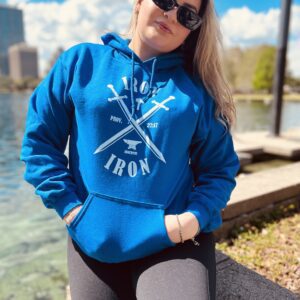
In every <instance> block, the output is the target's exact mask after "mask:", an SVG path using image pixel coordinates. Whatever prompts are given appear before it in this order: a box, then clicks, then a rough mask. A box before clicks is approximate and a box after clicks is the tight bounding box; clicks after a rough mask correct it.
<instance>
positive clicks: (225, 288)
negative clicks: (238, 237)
mask: <svg viewBox="0 0 300 300" xmlns="http://www.w3.org/2000/svg"><path fill="white" fill-rule="evenodd" d="M216 262H217V299H218V300H227V299H228V300H234V299H245V300H258V299H261V300H276V299H278V300H283V299H295V300H296V299H299V297H297V296H296V295H295V294H294V293H292V292H291V291H289V290H288V289H286V288H284V287H281V286H280V285H278V284H276V283H274V282H273V281H271V280H268V279H267V278H265V277H263V276H261V275H260V274H258V273H256V272H254V271H252V270H250V269H248V268H246V267H244V266H243V265H241V264H239V263H237V262H236V261H234V260H232V259H231V258H230V257H229V256H227V255H225V254H223V253H222V252H220V251H218V250H216Z"/></svg>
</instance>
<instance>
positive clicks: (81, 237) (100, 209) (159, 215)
mask: <svg viewBox="0 0 300 300" xmlns="http://www.w3.org/2000/svg"><path fill="white" fill-rule="evenodd" d="M164 216H165V209H164V207H163V206H162V205H160V204H153V203H144V202H137V201H132V200H128V199H121V198H116V197H112V196H108V195H105V194H100V193H96V192H91V193H90V194H89V195H88V197H87V198H86V200H85V202H84V204H83V206H82V208H81V209H80V211H79V213H78V214H77V215H76V216H75V218H74V219H73V221H72V222H71V223H70V224H69V225H66V227H67V230H68V231H69V234H70V236H71V237H72V238H73V239H74V240H75V242H76V243H77V244H78V245H79V246H80V248H81V249H82V251H83V252H85V253H86V254H87V255H88V256H90V257H93V258H95V259H97V260H99V261H102V262H107V263H118V262H124V261H129V260H134V259H139V258H142V257H145V256H147V255H151V254H153V253H156V252H158V251H160V250H163V249H164V248H167V247H170V246H175V245H176V243H174V242H173V241H171V240H170V238H169V236H168V233H167V229H166V226H165V221H164Z"/></svg>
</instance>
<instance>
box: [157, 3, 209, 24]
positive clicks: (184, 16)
mask: <svg viewBox="0 0 300 300" xmlns="http://www.w3.org/2000/svg"><path fill="white" fill-rule="evenodd" d="M152 1H153V2H154V4H155V5H157V6H158V7H159V8H160V9H162V10H164V11H169V10H172V9H173V8H174V7H177V8H178V9H177V20H178V22H179V23H180V24H181V25H183V26H184V27H186V28H187V29H189V30H195V29H197V28H198V27H200V25H201V24H202V22H203V19H202V17H203V14H204V12H205V9H206V6H207V2H208V0H203V1H202V5H201V8H200V11H199V13H197V12H195V11H194V10H192V9H190V8H188V7H187V6H184V5H179V4H178V3H177V1H176V0H152Z"/></svg>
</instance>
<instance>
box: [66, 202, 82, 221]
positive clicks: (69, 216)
mask: <svg viewBox="0 0 300 300" xmlns="http://www.w3.org/2000/svg"><path fill="white" fill-rule="evenodd" d="M81 207H82V205H79V206H76V207H75V208H73V209H72V210H70V211H69V212H68V213H67V214H66V215H65V217H64V221H65V222H66V223H67V224H68V225H70V223H71V222H72V221H73V219H74V218H75V217H76V215H77V214H78V212H79V211H80V209H81Z"/></svg>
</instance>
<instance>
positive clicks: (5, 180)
mask: <svg viewBox="0 0 300 300" xmlns="http://www.w3.org/2000/svg"><path fill="white" fill-rule="evenodd" d="M29 97H30V93H15V94H0V108H1V109H0V151H1V156H0V174H1V177H0V228H1V237H2V241H1V248H0V299H3V300H5V299H26V300H28V299H64V298H65V286H66V285H67V284H68V275H67V264H66V263H67V260H66V254H67V253H66V245H67V243H66V242H67V240H66V238H67V233H66V230H65V225H64V222H63V221H62V220H60V218H59V217H58V215H57V214H56V212H54V211H53V210H50V209H47V208H46V207H45V206H44V205H43V204H42V201H41V200H40V198H39V197H38V196H37V195H35V194H34V188H33V187H32V186H31V185H29V184H28V183H27V182H25V181H24V180H23V173H24V163H23V162H21V161H20V160H19V155H20V146H21V142H22V138H23V132H24V126H25V117H26V112H27V105H28V99H29ZM270 109H271V107H270V106H269V105H268V104H263V103H262V102H250V103H246V102H238V103H237V115H238V122H237V128H236V131H237V132H243V131H249V130H268V129H269V123H270ZM299 115H300V102H285V103H284V105H283V112H282V129H283V130H287V129H288V128H291V127H300V118H299Z"/></svg>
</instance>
